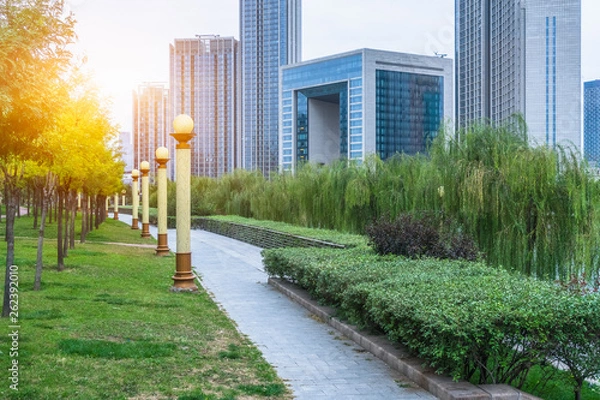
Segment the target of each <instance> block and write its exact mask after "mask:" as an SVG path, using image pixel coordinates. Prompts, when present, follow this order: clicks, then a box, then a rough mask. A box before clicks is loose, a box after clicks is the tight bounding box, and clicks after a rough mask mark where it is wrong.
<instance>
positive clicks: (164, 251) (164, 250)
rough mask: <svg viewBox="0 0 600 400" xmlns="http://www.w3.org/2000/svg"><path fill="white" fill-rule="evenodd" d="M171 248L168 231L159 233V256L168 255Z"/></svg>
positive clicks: (157, 247) (157, 252)
mask: <svg viewBox="0 0 600 400" xmlns="http://www.w3.org/2000/svg"><path fill="white" fill-rule="evenodd" d="M170 252H171V250H169V244H168V239H167V234H166V233H159V234H158V246H156V255H157V256H168V255H169V253H170Z"/></svg>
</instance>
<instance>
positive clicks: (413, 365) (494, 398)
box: [269, 277, 542, 400]
mask: <svg viewBox="0 0 600 400" xmlns="http://www.w3.org/2000/svg"><path fill="white" fill-rule="evenodd" d="M269 284H270V285H271V286H273V287H274V288H276V289H277V290H278V291H280V292H281V293H283V294H284V295H286V296H287V297H289V298H290V299H291V300H293V301H295V302H296V303H298V304H300V305H301V306H303V307H304V308H306V309H307V310H308V311H310V312H311V313H312V314H314V315H315V316H317V317H318V318H319V319H321V320H323V321H324V322H325V323H327V324H328V325H329V326H331V327H332V328H334V329H336V330H337V331H339V332H340V333H341V334H343V335H344V336H346V337H347V338H349V339H351V340H352V341H354V342H355V343H356V344H358V345H359V346H361V347H363V348H364V349H365V350H367V351H368V352H370V353H372V354H373V355H374V356H376V357H377V358H379V359H381V360H382V361H384V362H385V363H386V364H388V365H389V366H390V367H391V368H393V369H395V370H396V371H398V372H400V373H402V374H403V375H405V376H406V377H407V378H409V379H411V380H412V381H413V382H415V383H416V384H418V385H419V386H421V387H422V388H423V389H425V390H427V391H428V392H430V393H431V394H433V395H434V396H436V397H438V398H439V399H441V400H542V399H540V398H539V397H535V396H532V395H530V394H528V393H525V392H522V391H520V390H518V389H515V388H513V387H511V386H509V385H479V386H477V385H473V384H471V383H469V382H464V381H459V382H456V381H453V380H452V378H450V377H447V376H442V375H437V374H435V373H434V372H433V370H431V369H428V368H425V367H423V365H424V361H423V360H421V359H419V358H415V357H413V356H411V355H410V354H409V352H408V350H407V349H406V348H404V347H402V346H401V345H398V344H392V343H391V342H390V341H389V340H387V338H386V337H385V336H382V335H371V334H368V333H366V332H364V331H360V330H359V329H358V328H357V327H355V326H353V325H349V324H345V323H343V322H341V321H340V320H338V319H337V318H335V317H333V314H334V310H333V309H332V308H331V307H326V306H321V305H319V304H318V303H317V302H316V301H314V300H313V299H311V298H310V295H309V294H308V292H306V291H305V290H303V289H301V288H300V287H298V286H297V285H294V284H293V283H290V282H288V281H286V280H282V279H277V278H271V277H270V278H269Z"/></svg>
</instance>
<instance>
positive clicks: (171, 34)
mask: <svg viewBox="0 0 600 400" xmlns="http://www.w3.org/2000/svg"><path fill="white" fill-rule="evenodd" d="M302 3H303V4H302V6H303V8H302V18H303V22H302V41H303V43H302V58H303V60H309V59H313V58H317V57H322V56H326V55H331V54H336V53H341V52H344V51H349V50H355V49H359V48H363V47H369V48H374V49H381V50H392V51H400V52H406V53H417V54H426V55H433V54H434V52H435V51H437V52H439V53H446V54H448V55H449V57H451V58H454V0H429V1H420V2H419V1H414V0H303V2H302ZM67 4H68V5H69V7H70V9H71V11H73V13H74V14H75V18H76V19H77V28H76V30H77V34H78V37H79V41H78V44H77V52H78V53H79V54H81V55H85V56H86V57H87V60H88V61H87V65H88V67H89V69H90V70H92V72H93V76H94V79H95V82H96V83H97V85H98V86H99V87H100V88H101V89H102V90H103V93H104V95H106V96H108V97H110V98H111V99H112V102H113V105H112V107H111V109H112V110H113V117H114V119H115V121H116V122H117V123H118V124H119V125H120V128H121V130H122V131H130V130H131V125H132V121H131V118H132V112H131V107H132V90H133V89H135V88H137V85H138V84H140V83H142V82H165V83H168V79H169V43H172V42H173V39H175V38H192V37H194V35H196V34H218V35H221V36H234V37H235V38H236V39H239V27H238V21H239V0H171V1H168V0H67ZM582 38H583V43H582V52H583V55H582V79H583V80H584V81H587V80H593V79H600V51H599V50H598V42H599V41H600V1H598V0H582Z"/></svg>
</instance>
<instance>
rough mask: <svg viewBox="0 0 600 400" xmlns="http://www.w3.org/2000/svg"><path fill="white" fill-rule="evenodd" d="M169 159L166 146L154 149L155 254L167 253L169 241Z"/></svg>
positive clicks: (163, 254)
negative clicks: (156, 167)
mask: <svg viewBox="0 0 600 400" xmlns="http://www.w3.org/2000/svg"><path fill="white" fill-rule="evenodd" d="M168 161H169V150H168V149H167V148H166V147H159V148H158V149H156V162H157V163H158V169H157V171H156V184H157V186H158V193H157V200H158V201H157V203H158V245H157V246H156V255H157V256H166V255H168V254H169V252H170V251H169V243H168V239H167V162H168Z"/></svg>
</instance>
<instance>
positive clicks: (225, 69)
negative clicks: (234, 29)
mask: <svg viewBox="0 0 600 400" xmlns="http://www.w3.org/2000/svg"><path fill="white" fill-rule="evenodd" d="M240 76H241V66H240V55H239V42H238V41H237V40H235V39H234V38H233V37H221V36H216V35H202V36H197V37H196V38H193V39H176V40H175V43H174V44H172V45H170V79H171V97H170V104H171V115H170V121H173V119H174V118H175V117H176V116H177V115H179V114H188V115H189V116H191V117H192V119H193V120H194V133H195V134H196V136H195V137H194V139H192V141H191V142H190V143H191V146H192V166H191V168H192V175H196V176H208V177H212V178H217V177H220V176H222V175H224V174H227V173H230V172H233V170H234V169H235V168H238V167H240V166H241V159H240V158H239V157H238V154H239V153H240V151H239V149H240V147H241V139H240V127H241V119H240V117H239V115H240V108H241V92H240V85H239V80H240ZM169 128H171V125H169ZM169 133H170V132H169ZM169 142H170V148H169V151H170V153H171V155H172V157H173V155H174V154H175V153H174V151H175V147H174V146H175V141H174V140H172V139H171V138H170V140H169ZM174 167H175V163H174V162H173V163H169V164H168V168H169V174H170V176H171V177H172V178H174Z"/></svg>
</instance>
